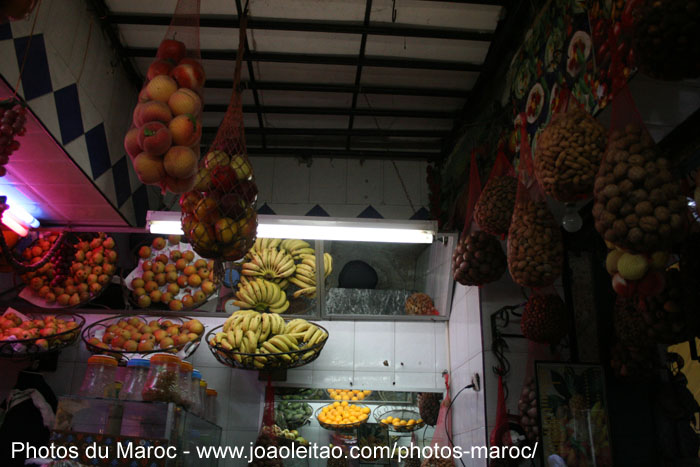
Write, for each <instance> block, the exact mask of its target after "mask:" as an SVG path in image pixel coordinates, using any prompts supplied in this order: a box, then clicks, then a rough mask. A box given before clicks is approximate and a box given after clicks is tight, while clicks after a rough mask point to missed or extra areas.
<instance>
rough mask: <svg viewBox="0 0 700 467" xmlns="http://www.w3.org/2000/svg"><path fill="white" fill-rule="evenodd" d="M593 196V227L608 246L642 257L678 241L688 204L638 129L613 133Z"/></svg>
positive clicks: (649, 141) (664, 162)
mask: <svg viewBox="0 0 700 467" xmlns="http://www.w3.org/2000/svg"><path fill="white" fill-rule="evenodd" d="M593 194H594V199H595V204H594V205H593V218H594V219H595V227H596V230H598V232H599V233H600V234H601V235H602V236H603V238H604V239H605V240H606V241H608V242H611V243H613V244H615V245H617V246H619V247H621V248H623V249H627V250H630V251H633V252H638V253H645V252H651V251H658V250H667V249H669V248H670V246H671V244H672V243H673V242H675V241H679V240H681V239H682V237H683V233H684V231H685V215H686V210H687V206H686V203H685V200H684V198H683V195H682V194H681V192H680V187H679V184H678V183H676V181H675V180H674V179H673V176H672V175H671V171H670V170H669V165H668V161H667V160H666V159H664V158H662V157H657V153H656V151H655V149H654V141H653V140H652V139H651V136H649V134H648V133H647V132H646V131H642V129H641V128H640V127H639V126H637V125H628V126H627V127H625V129H624V130H623V131H615V132H613V133H612V135H611V137H610V142H609V143H608V148H607V151H606V153H605V160H604V161H603V164H602V166H601V168H600V172H599V173H598V176H597V177H596V179H595V185H594V188H593Z"/></svg>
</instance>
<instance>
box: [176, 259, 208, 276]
mask: <svg viewBox="0 0 700 467" xmlns="http://www.w3.org/2000/svg"><path fill="white" fill-rule="evenodd" d="M200 261H201V260H197V261H195V262H194V264H189V265H187V266H186V267H185V269H184V270H183V271H182V273H183V274H184V275H185V276H191V275H192V274H196V273H197V268H198V267H201V265H200V264H199V262H200ZM205 264H206V263H205Z"/></svg>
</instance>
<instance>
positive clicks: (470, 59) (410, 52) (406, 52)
mask: <svg viewBox="0 0 700 467" xmlns="http://www.w3.org/2000/svg"><path fill="white" fill-rule="evenodd" d="M489 44H490V43H489V42H480V41H456V40H449V39H431V38H425V37H398V36H371V35H370V36H367V48H366V50H365V54H366V55H368V56H380V57H401V58H418V59H425V60H445V61H451V62H467V63H477V64H481V63H483V62H484V59H485V58H486V54H487V53H488V51H489Z"/></svg>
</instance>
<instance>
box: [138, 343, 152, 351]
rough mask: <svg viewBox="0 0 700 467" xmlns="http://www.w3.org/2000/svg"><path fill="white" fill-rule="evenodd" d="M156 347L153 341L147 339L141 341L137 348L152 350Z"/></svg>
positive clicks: (139, 349)
mask: <svg viewBox="0 0 700 467" xmlns="http://www.w3.org/2000/svg"><path fill="white" fill-rule="evenodd" d="M153 348H154V346H153V342H152V341H150V340H146V341H141V342H139V345H138V347H137V348H136V349H137V350H138V351H139V352H150V351H152V350H153Z"/></svg>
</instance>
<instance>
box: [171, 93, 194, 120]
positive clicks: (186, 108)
mask: <svg viewBox="0 0 700 467" xmlns="http://www.w3.org/2000/svg"><path fill="white" fill-rule="evenodd" d="M168 107H170V110H171V111H172V113H173V115H182V114H192V115H195V116H198V115H199V113H200V112H201V111H202V99H201V98H200V97H199V95H198V94H197V93H196V92H194V91H192V90H191V89H187V88H180V89H178V90H177V91H175V92H174V93H173V95H172V96H170V99H168Z"/></svg>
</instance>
